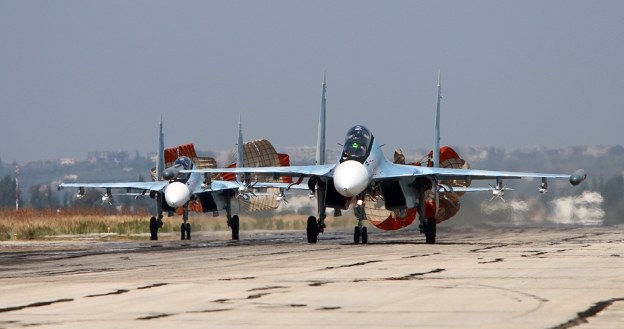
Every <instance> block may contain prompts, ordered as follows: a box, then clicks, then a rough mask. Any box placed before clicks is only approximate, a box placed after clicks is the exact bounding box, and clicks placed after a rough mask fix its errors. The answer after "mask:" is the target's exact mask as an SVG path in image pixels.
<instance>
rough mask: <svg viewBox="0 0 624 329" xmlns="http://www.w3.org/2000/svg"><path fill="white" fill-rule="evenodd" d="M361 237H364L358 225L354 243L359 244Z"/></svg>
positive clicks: (355, 230)
mask: <svg viewBox="0 0 624 329" xmlns="http://www.w3.org/2000/svg"><path fill="white" fill-rule="evenodd" d="M361 237H362V234H361V233H360V228H359V227H357V226H356V227H355V229H354V230H353V243H355V244H359V243H360V238H361Z"/></svg>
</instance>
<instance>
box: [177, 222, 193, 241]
mask: <svg viewBox="0 0 624 329" xmlns="http://www.w3.org/2000/svg"><path fill="white" fill-rule="evenodd" d="M180 238H181V240H190V239H191V223H182V224H181V225H180Z"/></svg>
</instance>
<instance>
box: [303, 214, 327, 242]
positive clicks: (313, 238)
mask: <svg viewBox="0 0 624 329" xmlns="http://www.w3.org/2000/svg"><path fill="white" fill-rule="evenodd" d="M323 231H325V221H324V220H323V219H319V220H316V217H314V216H310V217H308V224H307V225H306V236H307V238H308V243H316V242H317V241H318V235H319V234H320V233H323Z"/></svg>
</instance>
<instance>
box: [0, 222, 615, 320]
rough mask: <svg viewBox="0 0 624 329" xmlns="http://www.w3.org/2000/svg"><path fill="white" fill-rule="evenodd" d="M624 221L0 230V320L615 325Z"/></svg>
mask: <svg viewBox="0 0 624 329" xmlns="http://www.w3.org/2000/svg"><path fill="white" fill-rule="evenodd" d="M623 228H624V227H577V228H497V229H491V230H479V229H463V230H462V229H453V228H447V227H443V226H441V227H439V233H438V235H439V236H438V241H439V243H438V244H436V245H427V244H424V242H423V240H424V239H423V237H422V236H420V235H419V234H417V233H416V232H414V231H399V232H393V233H382V232H373V233H371V236H370V244H369V245H353V244H352V243H350V239H352V236H351V234H350V232H330V233H329V234H326V235H325V236H324V237H321V239H319V243H318V244H316V245H309V244H307V243H305V242H304V240H305V234H304V233H303V232H242V233H241V239H242V240H241V241H238V242H233V241H228V240H227V236H228V235H227V232H217V233H212V232H197V233H196V235H195V236H194V240H192V241H176V240H173V239H174V238H175V237H174V236H171V237H169V238H170V239H171V240H167V237H165V240H164V241H158V242H150V241H104V240H84V239H76V240H67V241H45V242H0V328H22V327H26V326H37V327H40V328H66V327H86V326H89V327H90V328H110V327H117V328H134V327H136V326H137V325H139V326H144V325H146V324H147V325H149V326H150V327H173V326H175V327H181V326H184V327H189V328H195V327H197V328H204V327H206V326H215V327H219V328H224V327H225V328H249V327H251V326H253V327H254V328H275V327H278V326H279V327H282V326H285V327H296V328H321V327H322V328H326V327H339V328H356V327H357V328H380V327H384V328H415V327H417V328H418V327H419V328H466V327H479V328H557V329H563V328H623V327H624V275H622V274H623V273H624V230H622V229H623Z"/></svg>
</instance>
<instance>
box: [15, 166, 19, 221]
mask: <svg viewBox="0 0 624 329" xmlns="http://www.w3.org/2000/svg"><path fill="white" fill-rule="evenodd" d="M18 210H19V165H17V164H16V165H15V211H18Z"/></svg>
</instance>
